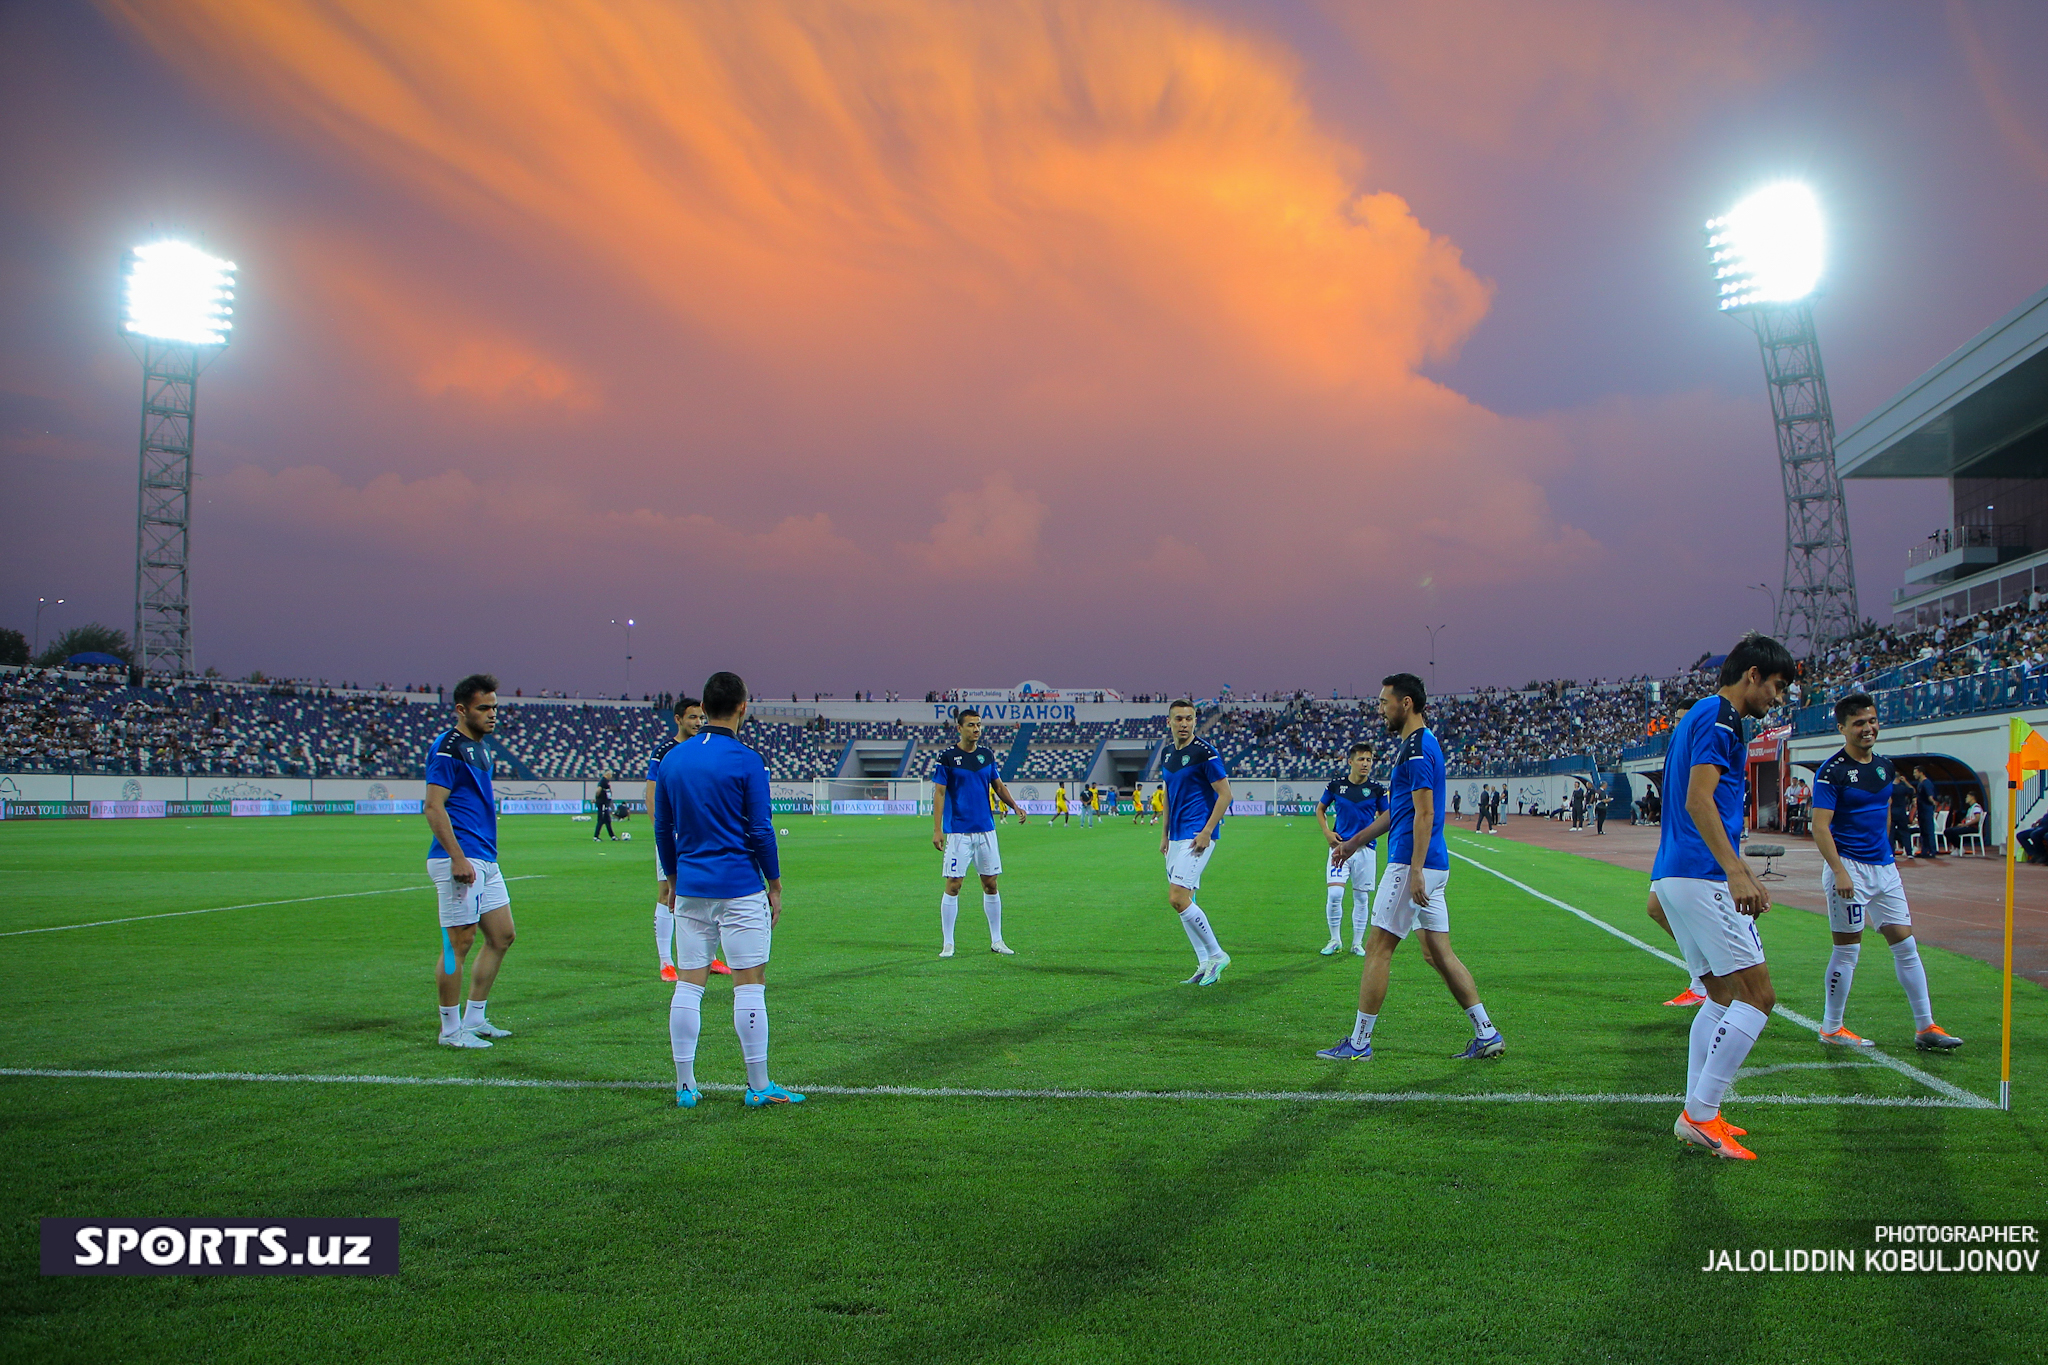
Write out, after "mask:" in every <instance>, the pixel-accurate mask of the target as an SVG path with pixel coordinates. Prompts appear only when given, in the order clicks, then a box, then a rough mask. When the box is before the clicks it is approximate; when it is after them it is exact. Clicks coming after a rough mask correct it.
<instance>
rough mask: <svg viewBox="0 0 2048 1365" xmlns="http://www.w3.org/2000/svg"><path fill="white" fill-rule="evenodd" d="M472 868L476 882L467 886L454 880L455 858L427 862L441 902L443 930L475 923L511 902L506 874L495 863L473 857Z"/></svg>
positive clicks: (429, 874) (436, 893) (430, 877)
mask: <svg viewBox="0 0 2048 1365" xmlns="http://www.w3.org/2000/svg"><path fill="white" fill-rule="evenodd" d="M469 865H470V866H471V867H473V868H475V869H476V879H475V880H474V881H472V882H470V883H469V884H468V885H467V886H464V885H463V884H462V883H461V882H458V881H456V880H455V860H454V859H453V858H429V859H427V878H428V880H430V881H432V882H433V883H434V894H435V895H436V896H437V897H439V898H440V901H441V927H442V928H443V929H460V928H462V927H463V926H464V925H467V924H475V923H476V922H477V921H478V920H480V919H482V918H483V917H484V916H485V915H487V914H489V913H490V912H491V911H493V910H497V909H500V908H502V907H504V906H507V905H510V904H511V903H512V896H511V893H509V892H508V891H506V890H505V875H504V874H503V873H502V872H500V871H498V865H497V864H496V863H487V862H485V861H483V860H482V859H481V858H471V859H470V860H469Z"/></svg>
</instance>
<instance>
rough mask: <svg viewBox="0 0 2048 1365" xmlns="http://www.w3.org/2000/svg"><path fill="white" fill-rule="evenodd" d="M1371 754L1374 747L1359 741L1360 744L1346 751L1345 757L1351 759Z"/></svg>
mask: <svg viewBox="0 0 2048 1365" xmlns="http://www.w3.org/2000/svg"><path fill="white" fill-rule="evenodd" d="M1371 752H1372V745H1370V744H1367V743H1366V742H1365V741H1364V740H1362V739H1361V740H1359V741H1358V743H1356V744H1354V745H1352V746H1351V747H1350V748H1348V749H1346V750H1345V751H1344V757H1346V758H1351V757H1353V756H1355V755H1358V754H1369V753H1371Z"/></svg>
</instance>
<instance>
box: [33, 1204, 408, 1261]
mask: <svg viewBox="0 0 2048 1365" xmlns="http://www.w3.org/2000/svg"><path fill="white" fill-rule="evenodd" d="M42 1225H43V1226H42V1234H43V1235H42V1253H43V1273H44V1274H45V1275H396V1274H397V1273H398V1220H397V1219H396V1218H45V1219H43V1220H42Z"/></svg>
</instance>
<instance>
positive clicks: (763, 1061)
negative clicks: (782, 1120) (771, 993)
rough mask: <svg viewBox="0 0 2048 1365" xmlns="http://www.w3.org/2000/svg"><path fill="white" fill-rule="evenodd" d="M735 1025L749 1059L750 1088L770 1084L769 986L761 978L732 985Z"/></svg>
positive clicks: (761, 1087) (748, 1077) (763, 1088)
mask: <svg viewBox="0 0 2048 1365" xmlns="http://www.w3.org/2000/svg"><path fill="white" fill-rule="evenodd" d="M732 1026H733V1031H734V1032H736V1033H738V1034H739V1036H740V1056H741V1057H742V1058H744V1059H745V1060H746V1063H747V1089H749V1090H766V1089H767V1088H768V987H767V986H765V985H763V984H762V983H760V982H758V981H757V982H755V983H754V984H753V985H751V986H734V987H733V988H732Z"/></svg>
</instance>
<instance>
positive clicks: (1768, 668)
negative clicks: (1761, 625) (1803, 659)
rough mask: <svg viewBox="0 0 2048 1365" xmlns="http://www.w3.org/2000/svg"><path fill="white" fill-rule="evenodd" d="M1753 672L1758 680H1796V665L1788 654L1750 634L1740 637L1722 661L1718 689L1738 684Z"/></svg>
mask: <svg viewBox="0 0 2048 1365" xmlns="http://www.w3.org/2000/svg"><path fill="white" fill-rule="evenodd" d="M1752 668H1753V669H1755V670H1756V671H1757V676H1758V677H1760V678H1783V679H1785V681H1787V682H1790V681H1791V680H1792V679H1794V678H1796V677H1798V676H1799V665H1798V663H1797V662H1795V661H1794V660H1793V658H1792V651H1791V650H1789V649H1787V648H1785V646H1783V645H1781V644H1779V643H1778V642H1777V641H1776V640H1773V639H1772V638H1771V637H1770V636H1768V635H1757V634H1754V633H1752V634H1749V635H1745V636H1743V637H1742V639H1741V640H1740V641H1739V642H1738V643H1737V644H1736V646H1735V648H1733V649H1731V650H1729V651H1728V657H1727V658H1725V659H1723V660H1722V661H1721V686H1723V687H1728V686H1731V685H1733V684H1735V683H1739V682H1741V681H1742V679H1743V677H1744V675H1746V674H1747V673H1748V672H1749V670H1750V669H1752Z"/></svg>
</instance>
